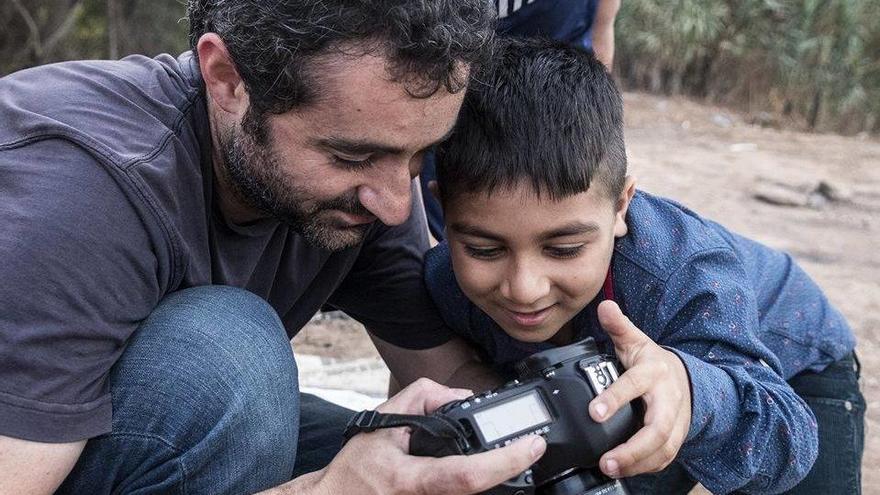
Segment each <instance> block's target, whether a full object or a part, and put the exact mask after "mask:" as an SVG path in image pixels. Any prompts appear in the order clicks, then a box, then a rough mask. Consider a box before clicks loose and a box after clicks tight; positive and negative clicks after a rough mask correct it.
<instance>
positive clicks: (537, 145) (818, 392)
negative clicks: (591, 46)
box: [425, 40, 864, 493]
mask: <svg viewBox="0 0 880 495" xmlns="http://www.w3.org/2000/svg"><path fill="white" fill-rule="evenodd" d="M496 60H497V64H496V65H495V67H493V68H491V70H490V71H486V72H485V73H483V74H481V75H479V76H478V77H477V78H476V81H478V84H477V85H476V87H474V88H473V89H472V90H471V91H470V92H469V94H468V96H467V97H466V100H465V103H464V105H463V107H462V110H461V113H460V115H459V119H458V123H457V125H456V130H455V133H454V134H453V136H452V137H451V139H450V140H449V141H448V142H446V143H444V145H442V147H441V148H440V150H439V152H438V183H437V187H436V188H435V190H436V193H437V195H438V197H439V199H440V201H441V203H442V205H443V208H444V213H445V216H446V234H447V241H446V242H445V243H443V244H441V245H439V246H437V247H436V248H434V249H433V250H431V251H430V252H429V253H428V255H427V258H426V261H425V278H426V283H427V285H428V288H429V291H430V292H431V294H432V297H433V299H434V302H435V303H436V304H437V306H438V307H439V309H440V311H441V313H442V314H443V315H444V319H445V320H446V322H447V324H448V325H449V326H450V327H451V328H452V329H453V330H454V331H455V332H456V333H457V334H458V335H460V336H462V337H464V338H465V339H466V340H468V341H470V342H471V343H472V344H473V345H474V346H475V347H476V348H477V349H478V351H479V352H480V353H481V355H482V357H483V360H484V361H486V362H487V363H490V364H492V365H493V366H494V367H495V368H496V369H497V370H498V371H500V372H501V373H505V372H508V371H509V366H510V365H511V364H512V363H514V362H516V361H517V360H519V359H521V358H523V357H525V356H527V355H529V354H531V353H533V352H536V351H538V350H542V349H545V348H547V347H548V346H553V345H565V344H568V343H571V342H574V341H576V340H580V339H582V338H585V337H588V336H591V337H594V338H595V339H596V340H597V342H598V343H599V346H600V348H604V351H605V352H609V353H610V352H616V354H617V355H618V358H619V359H620V360H621V362H622V363H623V365H624V367H625V368H626V369H627V371H626V372H624V373H623V374H622V375H621V378H620V380H618V381H617V382H615V384H614V385H612V387H611V388H609V389H608V390H607V391H606V392H604V393H603V394H602V395H600V396H599V397H598V398H596V399H595V400H594V401H593V402H592V403H591V404H590V405H589V415H590V416H591V418H592V420H595V421H602V420H604V419H605V418H608V417H610V416H611V415H613V413H614V412H615V411H616V410H617V408H618V407H620V405H622V404H625V403H626V402H628V401H630V400H635V399H637V398H641V399H642V400H644V402H645V404H646V414H645V419H644V423H645V424H644V427H643V428H642V429H641V430H640V431H639V432H637V433H636V434H635V435H634V436H633V437H632V438H631V439H630V440H628V441H627V442H626V443H624V444H623V445H621V446H618V447H617V448H615V449H613V450H612V451H610V452H607V453H606V454H605V455H604V456H603V457H602V459H601V461H600V468H601V469H602V470H603V471H604V472H605V473H606V474H608V475H609V476H614V477H620V476H625V477H630V476H635V475H638V474H642V473H650V472H658V471H661V470H662V472H660V473H659V474H658V475H652V476H636V477H634V478H631V479H630V485H631V487H633V490H634V492H635V493H644V492H650V491H655V492H656V493H686V492H687V491H688V490H689V489H690V487H691V486H693V484H694V480H695V481H699V482H701V483H702V484H703V485H704V486H705V487H706V488H708V489H709V490H711V491H712V492H715V493H728V492H732V491H735V490H741V491H744V492H749V493H778V492H782V491H786V490H792V492H793V493H832V492H833V493H856V492H858V491H859V490H860V488H859V464H860V458H861V450H862V441H863V430H862V428H863V418H864V399H863V397H862V396H861V394H860V392H859V390H858V383H857V369H856V368H857V365H856V361H855V355H854V353H853V349H854V347H855V339H854V337H853V335H852V333H851V331H850V330H849V327H848V326H847V323H846V322H845V320H844V319H843V317H842V316H841V315H840V313H838V312H837V311H836V310H835V309H834V308H832V307H831V305H830V304H829V302H828V301H827V300H826V298H825V297H824V296H823V294H822V293H821V291H820V289H819V288H818V287H817V286H816V285H815V284H814V283H813V282H812V281H811V280H810V279H809V277H808V276H807V275H806V274H805V273H804V272H803V271H802V270H801V269H800V268H798V266H797V265H796V264H795V263H794V262H793V261H792V259H791V258H790V257H789V256H788V255H786V254H783V253H779V252H776V251H773V250H771V249H769V248H767V247H764V246H762V245H760V244H758V243H756V242H754V241H750V240H748V239H745V238H743V237H741V236H738V235H736V234H734V233H731V232H729V231H727V230H726V229H724V228H723V227H721V226H720V225H718V224H717V223H714V222H712V221H709V220H706V219H703V218H701V217H699V216H697V215H696V214H695V213H693V212H691V211H690V210H688V209H687V208H685V207H683V206H681V205H679V204H677V203H674V202H672V201H669V200H665V199H662V198H658V197H654V196H651V195H649V194H647V193H644V192H640V191H636V189H635V181H634V179H633V178H632V177H629V176H627V175H626V153H625V149H624V143H623V124H622V103H621V99H620V95H619V93H618V91H617V89H616V87H615V85H614V83H613V82H612V81H611V79H610V77H609V76H608V74H607V73H606V71H605V70H604V68H603V67H602V65H601V64H600V63H598V62H597V61H596V60H595V59H594V58H593V57H592V56H590V55H589V54H587V53H585V52H581V51H578V50H576V49H572V48H566V47H564V46H563V45H558V44H554V43H552V42H547V41H518V40H514V41H506V42H502V44H501V47H500V48H499V52H498V54H497V55H496ZM624 315H626V316H624ZM805 401H806V402H805ZM585 414H587V412H586V411H585ZM585 420H587V419H586V418H585ZM817 453H818V461H816V458H817ZM672 461H674V463H672V464H671V465H670V463H671V462H672ZM814 462H815V467H812V466H813V465H814ZM667 466H669V467H668V468H667ZM811 467H812V469H811ZM664 468H665V470H664Z"/></svg>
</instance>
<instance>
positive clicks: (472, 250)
mask: <svg viewBox="0 0 880 495" xmlns="http://www.w3.org/2000/svg"><path fill="white" fill-rule="evenodd" d="M464 250H465V252H467V254H468V255H470V256H472V257H474V258H478V259H482V260H491V259H495V258H497V257H499V256H501V254H502V253H503V251H504V250H503V249H502V248H500V247H476V246H468V245H467V244H465V246H464Z"/></svg>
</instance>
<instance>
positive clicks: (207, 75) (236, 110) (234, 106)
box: [196, 33, 250, 117]
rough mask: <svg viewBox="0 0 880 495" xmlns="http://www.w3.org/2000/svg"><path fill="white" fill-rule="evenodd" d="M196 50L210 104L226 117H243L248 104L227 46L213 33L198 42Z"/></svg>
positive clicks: (243, 86) (242, 84)
mask: <svg viewBox="0 0 880 495" xmlns="http://www.w3.org/2000/svg"><path fill="white" fill-rule="evenodd" d="M196 50H197V51H198V54H199V69H200V70H201V72H202V78H203V79H204V80H205V90H206V91H207V93H208V95H210V97H211V100H212V101H213V102H214V103H215V104H216V105H217V106H218V107H219V108H220V109H222V110H223V111H225V112H227V113H231V114H233V115H236V116H239V117H240V116H242V115H244V113H245V112H246V111H247V109H248V106H249V104H250V100H249V98H248V94H247V91H246V89H245V85H244V81H242V79H241V76H239V75H238V70H237V69H236V68H235V63H234V62H233V61H232V57H231V56H230V55H229V51H228V50H227V49H226V44H225V43H223V40H222V39H220V37H219V36H217V34H216V33H206V34H204V35H202V37H201V38H199V42H198V44H197V45H196Z"/></svg>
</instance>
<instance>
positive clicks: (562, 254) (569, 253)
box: [544, 244, 585, 258]
mask: <svg viewBox="0 0 880 495" xmlns="http://www.w3.org/2000/svg"><path fill="white" fill-rule="evenodd" d="M584 246H585V244H574V245H566V246H548V247H546V248H544V250H545V251H546V252H547V254H549V255H550V256H553V257H554V258H574V257H576V256H577V255H579V254H581V250H583V248H584Z"/></svg>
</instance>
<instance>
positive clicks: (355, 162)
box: [333, 155, 373, 170]
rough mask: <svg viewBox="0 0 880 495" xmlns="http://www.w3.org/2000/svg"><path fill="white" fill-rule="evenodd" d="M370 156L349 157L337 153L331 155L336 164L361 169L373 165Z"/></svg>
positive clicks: (351, 168) (350, 168)
mask: <svg viewBox="0 0 880 495" xmlns="http://www.w3.org/2000/svg"><path fill="white" fill-rule="evenodd" d="M371 158H372V157H366V158H355V159H351V158H345V157H341V156H339V155H333V162H334V163H336V165H338V166H340V167H342V168H346V169H349V170H363V169H365V168H369V167H370V166H371V165H373V161H372V159H371Z"/></svg>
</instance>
